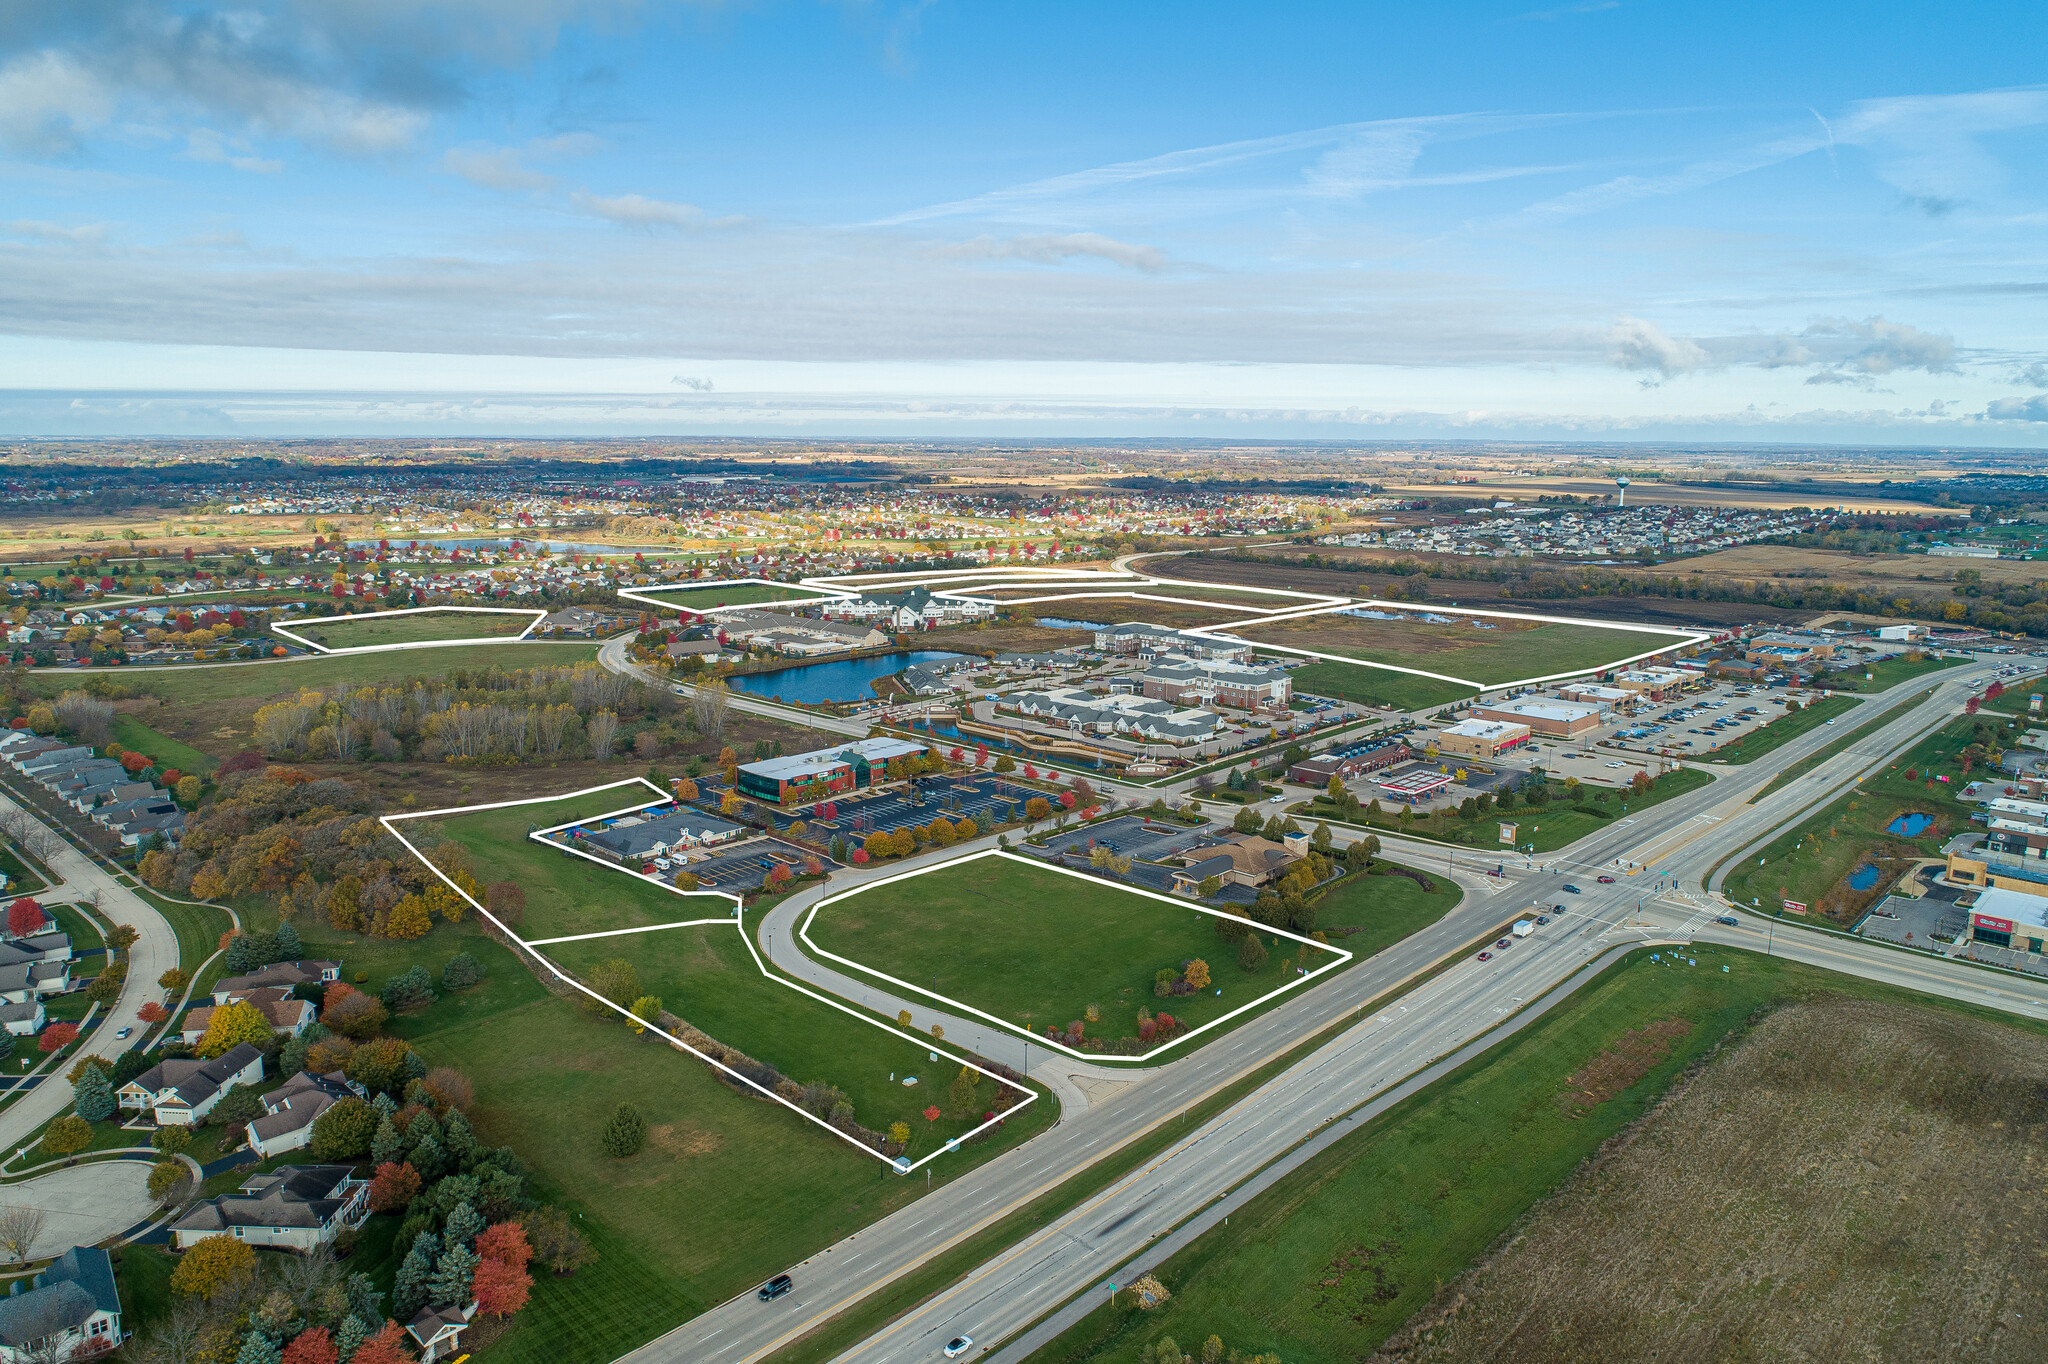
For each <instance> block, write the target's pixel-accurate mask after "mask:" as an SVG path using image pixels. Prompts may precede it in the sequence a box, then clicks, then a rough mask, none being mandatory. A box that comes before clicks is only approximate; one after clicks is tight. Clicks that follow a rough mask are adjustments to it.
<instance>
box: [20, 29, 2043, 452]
mask: <svg viewBox="0 0 2048 1364" xmlns="http://www.w3.org/2000/svg"><path fill="white" fill-rule="evenodd" d="M2044 40H2048V14H2044V11H2043V10H2042V9H2041V8H2040V7H2038V6H2013V5H2010V4H2007V5H1998V6H1994V5H1974V4H1968V3H1957V4H1948V5H1944V6H1927V5H1918V6H1904V5H1881V4H1879V5H1873V4H1860V5H1855V6H1849V5H1835V4H1811V5H1800V6H1787V5H1783V4H1774V5H1741V4H1720V5H1713V6H1697V5H1689V6H1680V5H1677V4H1664V3H1644V2H1643V0H1619V2H1618V3H1615V2H1612V0H1588V2H1583V3H1578V4H1566V5H1561V6H1557V7H1554V8H1540V9H1531V8H1529V7H1527V6H1526V5H1515V4H1510V5H1465V6H1455V7H1448V6H1415V5H1400V6H1394V5H1367V4H1353V5H1342V6H1322V5H1295V6H1287V7H1245V6H1219V5H1203V4H1185V3H1184V4H1175V5H1112V6H1105V5H1101V4H1092V5H1046V4H1039V5H1032V6H998V5H992V4H964V3H960V2H959V0H931V2H930V3H873V4H861V3H844V4H821V3H756V4H747V5H733V4H717V3H709V2H708V0H707V3H699V4H691V5H658V4H630V3H602V2H601V0H590V2H588V3H577V2H576V0H457V2H455V3H440V4H434V3H427V4H418V3H407V2H406V0H333V2H332V3H313V0H302V2H301V3H283V4H271V5H264V4H255V5H242V6H237V7H233V8H219V7H212V6H201V5H177V4H168V5H167V4H148V3H132V2H130V0H102V2H99V3H95V2H94V0H77V2H76V3H70V4H66V5H63V6H51V7H32V6H14V7H8V8H7V9H5V10H0V432H6V433H11V434H59V435H64V434H69V435H96V434H171V435H233V434H236V433H238V432H240V433H253V434H266V435H268V434H284V433H343V434H351V433H353V434H420V435H436V434H456V433H498V434H506V435H520V434H536V435H540V434H576V433H610V434H647V435H689V434H762V435H793V436H817V437H830V436H930V437H939V438H943V437H946V436H973V435H1022V436H1037V437H1086V436H1095V435H1100V436H1175V435H1187V436H1202V437H1217V438H1230V439H1246V440H1263V439H1284V438H1295V437H1316V438H1332V437H1334V438H1340V439H1342V438H1355V439H1362V440H1384V439H1404V438H1422V437H1429V438H1442V437H1469V438H1472V439H1496V438H1528V439H1607V440H1631V441H1635V440H1683V441H1698V440H1727V441H1743V442H1773V441H1786V442H1809V441H1841V442H1856V443H1864V442H1874V443H1882V444H1904V445H1940V444H1971V445H2024V446H2038V445H2048V325H2044V322H2043V319H2044V317H2048V307H2044V302H2048V260H2044V255H2048V250H2044V247H2043V245H2042V244H2043V242H2044V241H2048V177H2044V168H2048V84H2044V83H2043V82H2044V81H2048V73H2044V70H2043V66H2044V63H2043V58H2042V56H2041V54H2042V53H2043V52H2044V51H2048V41H2044Z"/></svg>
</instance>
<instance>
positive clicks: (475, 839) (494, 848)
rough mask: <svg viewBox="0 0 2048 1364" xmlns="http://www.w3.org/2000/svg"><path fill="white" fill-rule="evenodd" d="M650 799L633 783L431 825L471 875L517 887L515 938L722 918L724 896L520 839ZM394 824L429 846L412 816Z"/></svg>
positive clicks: (727, 912) (727, 907) (727, 906)
mask: <svg viewBox="0 0 2048 1364" xmlns="http://www.w3.org/2000/svg"><path fill="white" fill-rule="evenodd" d="M653 796H654V793H653V792H652V791H651V790H649V789H648V788H647V787H645V786H641V785H637V784H636V785H633V786H621V787H619V788H617V789H615V790H610V791H602V792H598V793H596V794H593V795H588V796H579V797H577V798H575V799H573V800H556V801H548V802H546V803H545V804H541V805H515V806H513V807H511V808H510V809H506V810H485V811H481V812H479V813H476V814H469V815H456V816H453V817H450V818H447V819H443V820H439V821H437V822H436V823H437V827H438V828H439V830H440V832H441V834H442V835H443V836H445V837H448V838H452V839H454V840H455V841H456V842H457V843H460V844H462V845H463V846H464V847H465V848H468V849H469V850H470V852H471V854H472V855H473V856H474V857H475V860H476V866H477V870H478V877H479V879H481V880H483V881H484V882H485V883H486V884H488V883H490V882H493V881H515V882H517V883H518V884H519V886H520V887H521V888H522V889H523V890H525V892H526V915H525V918H524V920H523V921H522V922H520V923H519V924H516V925H514V927H515V928H516V929H517V931H518V933H519V936H520V937H522V938H526V939H529V940H537V939H541V938H558V937H565V936H568V935H570V934H573V933H601V932H604V931H606V930H608V929H614V928H638V927H643V926H645V925H647V924H665V923H675V922H676V921H677V920H680V919H713V918H727V917H730V916H731V914H732V902H731V901H730V900H726V899H723V898H720V897H716V896H709V895H689V896H685V895H678V894H675V893H674V892H672V891H665V890H659V889H657V888H655V887H654V886H650V885H648V884H647V883H646V882H645V881H641V880H637V879H635V878H634V877H631V876H628V875H626V874H625V872H623V871H617V870H614V869H612V868H610V867H607V866H600V865H598V864H597V863H594V862H588V861H585V860H584V859H583V858H581V857H576V856H574V855H572V854H570V853H567V852H563V851H561V850H560V849H558V848H552V847H546V846H543V845H542V844H539V843H535V842H532V841H530V840H528V839H527V837H526V831H527V830H528V829H529V828H542V829H545V828H549V827H551V826H553V825H556V824H561V823H564V822H566V821H568V820H572V819H582V818H586V817H588V816H590V815H594V814H601V813H603V812H605V811H609V810H617V809H620V808H622V807H624V806H628V805H632V804H635V803H637V802H639V801H643V800H649V799H652V798H653ZM398 827H399V831H400V832H401V833H403V834H404V835H405V836H406V837H407V838H408V839H410V840H411V841H412V842H413V843H414V844H416V845H417V846H418V847H419V848H420V849H421V850H422V851H428V850H430V849H431V847H432V844H431V842H430V841H429V840H430V839H431V838H432V835H431V833H429V832H426V831H423V830H421V829H420V827H419V822H418V821H405V822H403V823H401V824H400V825H399V826H398Z"/></svg>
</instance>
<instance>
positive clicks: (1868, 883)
mask: <svg viewBox="0 0 2048 1364" xmlns="http://www.w3.org/2000/svg"><path fill="white" fill-rule="evenodd" d="M1876 884H1877V864H1876V863H1875V862H1865V863H1864V864H1863V865H1862V866H1860V867H1858V868H1856V870H1854V871H1852V872H1850V873H1849V889H1851V890H1869V889H1870V888H1871V887H1872V886H1874V885H1876Z"/></svg>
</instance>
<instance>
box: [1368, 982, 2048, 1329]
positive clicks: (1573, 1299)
mask: <svg viewBox="0 0 2048 1364" xmlns="http://www.w3.org/2000/svg"><path fill="white" fill-rule="evenodd" d="M2044 1087H2048V1041H2044V1039H2043V1038H2041V1037H2040V1036H2039V1035H2038V1034H2035V1033H2031V1032H2020V1031H2017V1030H2015V1029H2010V1028H2002V1027H1999V1026H1997V1025H1995V1024H1988V1023H1975V1022H1971V1021H1968V1020H1965V1019H1962V1018H1958V1017H1956V1016H1955V1015H1954V1014H1952V1013H1947V1012H1943V1011H1936V1010H1933V1009H1927V1008H1920V1007H1911V1006H1898V1005H1879V1004H1876V1003H1874V1002H1872V1001H1869V1000H1842V999H1837V1000H1826V1001H1820V1002H1815V1003H1811V1004H1802V1005H1796V1006H1794V1007H1791V1008H1788V1009H1784V1010H1782V1011H1780V1012H1779V1013H1777V1014H1775V1015H1773V1016H1772V1017H1770V1018H1769V1019H1767V1020H1765V1021H1764V1022H1763V1023H1762V1024H1761V1025H1759V1026H1758V1027H1757V1028H1756V1030H1755V1031H1754V1032H1753V1033H1752V1034H1751V1035H1750V1036H1749V1037H1748V1039H1747V1040H1745V1041H1744V1042H1743V1043H1742V1044H1741V1046H1739V1047H1737V1048H1735V1049H1734V1050H1733V1051H1731V1052H1730V1053H1728V1054H1727V1055H1725V1056H1723V1057H1722V1058H1721V1059H1719V1060H1717V1061H1716V1062H1715V1063H1714V1064H1713V1065H1712V1066H1711V1067H1710V1068H1708V1069H1707V1071H1706V1072H1705V1073H1704V1074H1702V1075H1701V1076H1700V1077H1699V1078H1698V1079H1697V1080H1696V1081H1694V1082H1693V1083H1692V1084H1690V1085H1689V1086H1687V1087H1686V1088H1685V1089H1684V1091H1683V1092H1682V1093H1681V1094H1680V1095H1679V1096H1678V1097H1677V1098H1676V1099H1675V1100H1674V1101H1673V1102H1672V1103H1671V1104H1670V1105H1669V1106H1668V1107H1666V1108H1663V1109H1661V1110H1660V1111H1658V1112H1657V1113H1656V1114H1655V1115H1654V1116H1653V1117H1652V1118H1651V1119H1650V1120H1649V1121H1648V1122H1647V1123H1646V1124H1645V1125H1644V1127H1643V1128H1642V1129H1641V1130H1640V1131H1639V1132H1637V1133H1634V1134H1632V1135H1631V1136H1630V1137H1629V1138H1628V1139H1627V1141H1626V1144H1624V1145H1623V1146H1621V1147H1620V1149H1619V1150H1616V1151H1614V1152H1612V1153H1610V1154H1608V1155H1607V1156H1605V1157H1604V1158H1603V1159H1601V1160H1600V1161H1599V1162H1597V1163H1596V1164H1594V1165H1592V1166H1591V1167H1589V1168H1587V1169H1585V1170H1583V1171H1581V1172H1580V1173H1579V1174H1578V1175H1577V1176H1576V1177H1575V1178H1574V1179H1573V1180H1572V1181H1571V1183H1570V1184H1569V1185H1568V1186H1567V1187H1566V1188H1565V1190H1564V1191H1563V1192H1562V1193H1560V1194H1559V1195H1558V1196H1557V1197H1556V1198H1555V1199H1553V1200H1551V1201H1550V1202H1549V1203H1547V1204H1546V1205H1544V1206H1542V1207H1541V1208H1539V1209H1538V1211H1537V1213H1536V1215H1535V1216H1534V1217H1533V1218H1532V1219H1531V1220H1530V1222H1529V1223H1528V1224H1527V1225H1526V1226H1524V1227H1522V1228H1521V1229H1519V1231H1518V1233H1517V1234H1516V1235H1515V1237H1514V1239H1513V1240H1512V1241H1511V1242H1510V1243H1509V1244H1508V1245H1507V1246H1506V1247H1505V1248H1503V1249H1502V1250H1501V1251H1500V1252H1499V1253H1498V1254H1497V1255H1496V1256H1495V1257H1494V1258H1493V1259H1492V1260H1491V1261H1490V1262H1488V1263H1487V1264H1485V1265H1484V1266H1482V1267H1481V1268H1479V1269H1477V1270H1474V1271H1473V1272H1472V1273H1470V1274H1468V1275H1467V1276H1465V1277H1464V1278H1463V1279H1462V1280H1461V1281H1459V1282H1458V1283H1456V1284H1453V1285H1450V1286H1448V1287H1447V1288H1446V1289H1445V1292H1444V1295H1443V1297H1442V1298H1441V1299H1440V1300H1439V1301H1440V1305H1442V1306H1448V1305H1449V1302H1450V1301H1452V1300H1457V1301H1459V1302H1460V1303H1461V1305H1460V1307H1459V1309H1458V1310H1457V1311H1456V1313H1455V1314H1454V1315H1452V1316H1451V1317H1450V1318H1449V1320H1448V1321H1446V1322H1445V1323H1444V1324H1443V1325H1441V1326H1438V1327H1436V1328H1435V1329H1434V1330H1433V1331H1431V1332H1429V1333H1427V1335H1426V1336H1424V1338H1423V1339H1421V1340H1418V1341H1416V1342H1415V1343H1414V1344H1412V1345H1411V1346H1410V1348H1409V1349H1408V1350H1407V1351H1406V1352H1405V1355H1404V1356H1403V1357H1404V1358H1405V1359H1407V1360H1411V1361H1414V1362H1415V1364H1478V1362H1479V1361H1482V1360H1498V1359H1514V1360H1518V1361H1529V1362H1530V1364H1549V1361H1565V1360H1579V1359H1701V1360H1705V1359H1736V1358H1742V1359H1792V1358H1808V1359H1863V1360H1875V1361H1882V1362H1884V1364H1890V1362H1891V1361H1897V1362H1898V1364H1917V1361H1921V1360H1929V1359H1969V1360H1973V1361H1986V1364H1990V1362H1991V1361H2000V1360H2012V1361H2015V1364H2018V1361H2022V1360H2037V1359H2041V1358H2043V1357H2044V1356H2048V1285H2044V1282H2043V1280H2042V1277H2041V1275H2040V1273H2039V1256H2040V1253H2041V1251H2040V1246H2041V1244H2042V1241H2043V1238H2044V1236H2048V1205H2044V1204H2043V1203H2042V1201H2041V1199H2040V1197H2039V1196H2038V1194H2039V1188H2038V1183H2039V1181H2038V1179H2037V1177H2035V1176H2034V1174H2033V1173H2032V1168H2031V1164H2032V1162H2031V1156H2032V1154H2033V1150H2032V1148H2034V1147H2035V1146H2036V1145H2037V1143H2038V1136H2037V1135H2036V1134H2037V1133H2038V1132H2039V1130H2040V1127H2041V1124H2042V1122H2043V1121H2044V1120H2048V1106H2044V1101H2043V1098H2042V1095H2043V1093H2044V1092H2048V1088H2044ZM1433 1306H1435V1305H1433ZM1435 1315H1436V1314H1435V1313H1433V1312H1431V1311H1429V1310H1425V1312H1424V1313H1423V1314H1422V1319H1423V1320H1425V1321H1427V1320H1430V1319H1432V1318H1433V1317H1434V1316H1435ZM1418 1324H1420V1323H1418Z"/></svg>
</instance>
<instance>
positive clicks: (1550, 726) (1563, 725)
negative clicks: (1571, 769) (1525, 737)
mask: <svg viewBox="0 0 2048 1364" xmlns="http://www.w3.org/2000/svg"><path fill="white" fill-rule="evenodd" d="M1472 714H1473V715H1474V716H1476V717H1477V718H1479V719H1481V720H1505V721H1507V722H1508V723H1510V724H1523V725H1527V726H1528V727H1529V732H1530V733H1531V734H1541V735H1542V736H1543V737H1544V738H1546V739H1570V738H1574V737H1576V736H1578V735H1580V734H1584V733H1586V732H1587V731H1588V730H1593V729H1598V728H1600V720H1601V716H1602V710H1601V708H1600V707H1599V706H1596V705H1590V704H1588V703H1585V702H1581V701H1488V702H1481V703H1480V704H1478V705H1476V706H1474V707H1472Z"/></svg>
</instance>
